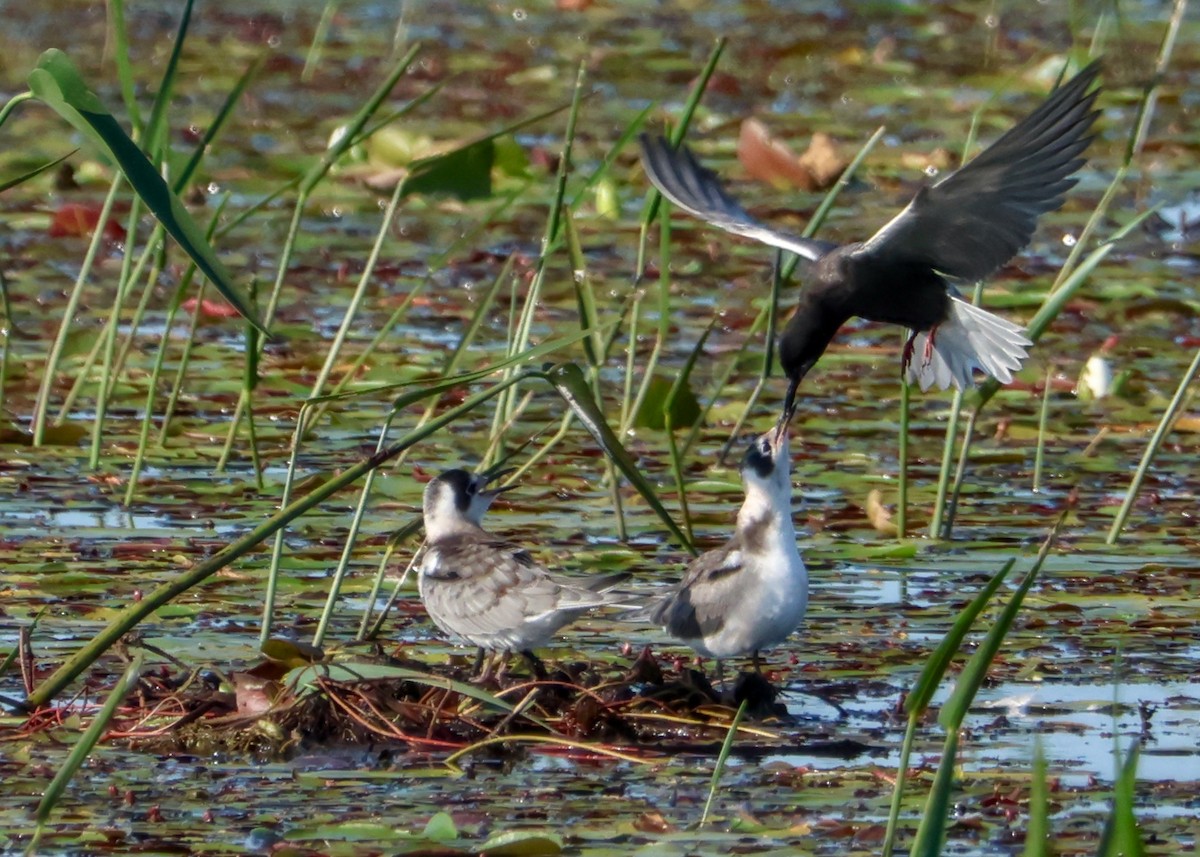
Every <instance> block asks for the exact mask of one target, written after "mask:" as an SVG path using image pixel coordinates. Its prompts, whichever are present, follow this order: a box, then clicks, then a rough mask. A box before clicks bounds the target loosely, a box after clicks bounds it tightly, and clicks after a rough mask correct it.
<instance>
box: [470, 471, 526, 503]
mask: <svg viewBox="0 0 1200 857" xmlns="http://www.w3.org/2000/svg"><path fill="white" fill-rule="evenodd" d="M516 469H517V468H515V467H491V468H488V469H487V470H485V471H483V472H482V473H476V474H475V490H476V491H477V492H478V493H479V494H481V495H483V496H486V497H498V496H500V495H501V494H503V493H504V492H505V491H511V490H512V489H513V488H516V487H517V484H516V483H515V482H513V483H511V484H509V485H500V486H497V487H495V488H488V487H487V486H488V484H489V483H492V482H495V481H496V480H497V479H503V478H504V477H505V476H507V475H508V474H510V473H512V472H514V471H515V470H516Z"/></svg>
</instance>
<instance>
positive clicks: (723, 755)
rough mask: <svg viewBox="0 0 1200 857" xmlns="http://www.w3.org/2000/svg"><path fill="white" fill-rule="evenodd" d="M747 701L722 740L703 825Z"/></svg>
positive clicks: (714, 767) (705, 807) (701, 819)
mask: <svg viewBox="0 0 1200 857" xmlns="http://www.w3.org/2000/svg"><path fill="white" fill-rule="evenodd" d="M746 703H747V700H745V699H743V700H742V704H741V705H739V706H738V710H737V714H735V715H733V722H732V723H730V724H729V731H728V732H726V733H725V740H724V741H723V742H721V752H720V753H718V754H717V762H716V764H715V765H713V774H712V780H711V781H710V782H709V784H708V799H707V800H705V801H704V812H702V813H701V814H700V826H701V827H703V826H704V825H705V824H707V823H708V814H709V812H710V811H711V810H712V805H713V801H714V800H716V798H717V789H718V787H720V785H721V774H723V773H724V772H725V762H726V761H727V760H728V759H729V751H730V750H732V749H733V739H734V738H736V737H737V731H738V727H739V726H741V725H742V718H743V717H745V716H746Z"/></svg>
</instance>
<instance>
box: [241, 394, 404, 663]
mask: <svg viewBox="0 0 1200 857" xmlns="http://www.w3.org/2000/svg"><path fill="white" fill-rule="evenodd" d="M397 416H399V412H398V411H392V412H391V413H389V414H388V415H387V418H386V419H385V420H384V422H383V428H381V429H380V430H379V441H378V442H377V443H376V444H375V454H376V455H378V454H379V453H381V452H383V450H384V449H386V448H387V436H388V432H389V431H391V428H392V422H393V421H394V420H395V419H396V417H397ZM375 473H376V471H374V470H372V471H371V472H370V473H368V474H367V475H366V478H364V479H363V486H362V490H361V491H359V494H358V505H357V506H356V507H355V509H354V517H353V518H351V519H350V529H349V531H348V532H347V533H346V539H345V543H344V544H343V545H342V555H341V556H340V557H339V558H338V564H337V567H336V568H335V569H334V571H333V579H332V580H330V582H329V591H328V593H327V594H326V596H325V608H324V609H323V610H322V611H321V618H320V620H319V621H318V622H317V630H316V631H315V632H313V640H312V644H313V645H314V646H317V647H320V646H321V645H322V644H323V643H324V642H325V634H326V632H328V630H329V623H330V622H331V621H332V620H333V611H334V608H335V607H336V606H337V600H338V596H339V595H340V594H341V591H342V582H343V581H344V580H345V579H346V571H347V570H348V569H349V568H350V557H351V556H352V555H353V553H354V545H355V543H356V542H357V541H358V531H359V528H360V527H361V526H362V519H363V516H364V515H365V514H366V512H367V501H368V500H369V499H370V497H371V487H372V485H374V483H375ZM263 627H264V629H265V628H266V627H267V623H266V622H264V623H263Z"/></svg>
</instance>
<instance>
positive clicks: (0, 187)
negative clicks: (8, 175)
mask: <svg viewBox="0 0 1200 857" xmlns="http://www.w3.org/2000/svg"><path fill="white" fill-rule="evenodd" d="M78 151H79V150H78V149H72V150H71V151H69V152H67V153H66V154H65V155H60V156H59V157H57V158H55V159H54V160H53V161H47V162H46V163H44V164H42V165H41V166H40V167H34V168H33V169H32V170H30V171H29V172H27V173H22V174H21V175H19V176H17V177H16V178H13V179H5V180H4V181H0V193H4V191H6V190H8V189H9V188H14V187H16V186H17V185H20V184H25V182H27V181H29V180H30V179H34V178H37V177H38V176H40V175H41V174H42V173H44V172H46V170H52V169H54V168H55V167H57V166H58V165H59V164H61V163H62V162H63V161H65V160H66V159H67V158H69V157H71V156H72V155H74V154H75V153H76V152H78Z"/></svg>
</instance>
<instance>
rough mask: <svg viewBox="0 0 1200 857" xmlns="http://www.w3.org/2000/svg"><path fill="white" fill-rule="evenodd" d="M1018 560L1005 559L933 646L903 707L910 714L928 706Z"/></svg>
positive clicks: (920, 712)
mask: <svg viewBox="0 0 1200 857" xmlns="http://www.w3.org/2000/svg"><path fill="white" fill-rule="evenodd" d="M1016 563H1017V560H1016V559H1015V558H1013V559H1010V560H1009V561H1008V562H1006V563H1004V565H1003V566H1001V567H1000V570H999V571H997V572H996V573H995V574H994V575H992V579H991V580H989V581H988V582H987V585H985V586H984V587H983V589H982V590H981V591H980V592H979V594H978V595H976V596H975V597H974V598H973V599H971V603H970V604H968V605H967V606H966V607H964V608H963V609H962V610H961V611H960V612H959V614H958V615H957V616H956V617H955V618H954V624H953V625H951V626H950V630H949V631H947V632H946V636H945V637H943V638H942V642H941V643H939V644H938V647H937V648H936V649H934V650H933V654H932V655H930V656H929V659H928V660H926V661H925V666H924V668H922V670H921V675H920V676H919V677H918V678H917V681H916V683H915V684H914V685H913V689H912V690H911V691H910V692H909V694H908V697H907V698H906V699H905V700H904V710H905V711H907V712H908V713H909V714H922V713H924V711H925V710H926V709H927V708H929V701H930V700H931V699H933V694H934V692H935V691H936V690H937V686H938V685H939V684H941V682H942V676H944V675H945V674H946V670H947V668H948V667H949V666H950V662H951V661H952V660H953V659H954V656H955V655H956V654H958V652H959V651H961V649H962V642H963V640H964V639H966V636H967V634H968V633H970V631H971V626H972V625H974V624H975V620H976V619H977V618H979V614H980V613H982V612H983V608H984V607H986V606H987V603H988V602H989V601H990V600H991V598H992V596H993V595H994V594H995V593H996V590H997V589H999V588H1000V584H1002V583H1003V582H1004V580H1005V578H1007V577H1008V573H1009V572H1010V571H1012V568H1013V566H1014V565H1016Z"/></svg>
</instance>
